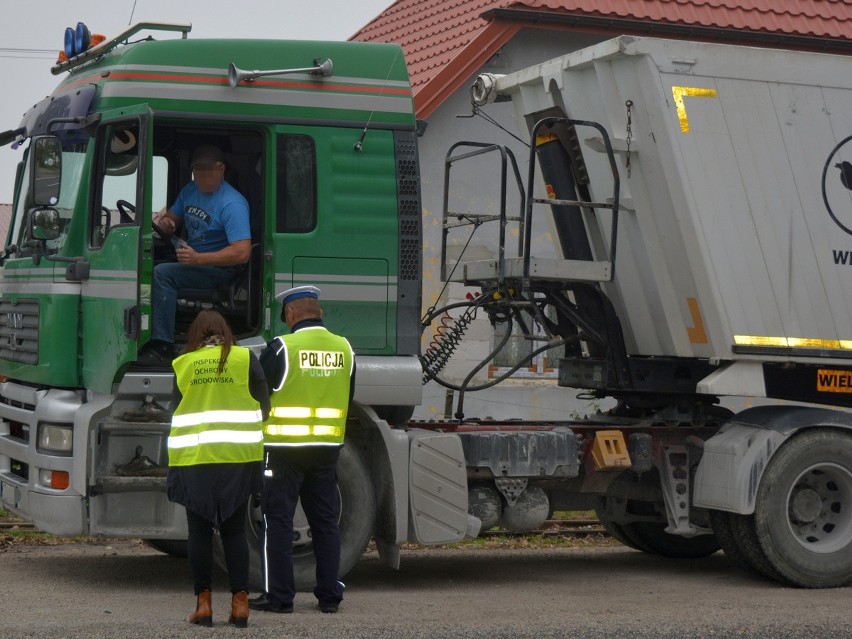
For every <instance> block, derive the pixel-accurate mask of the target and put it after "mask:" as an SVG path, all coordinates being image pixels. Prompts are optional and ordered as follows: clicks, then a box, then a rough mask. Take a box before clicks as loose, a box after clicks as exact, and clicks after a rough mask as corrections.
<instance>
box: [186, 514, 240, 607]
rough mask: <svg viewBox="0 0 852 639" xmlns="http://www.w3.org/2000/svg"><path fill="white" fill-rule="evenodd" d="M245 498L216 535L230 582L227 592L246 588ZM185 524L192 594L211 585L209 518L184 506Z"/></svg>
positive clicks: (211, 535) (211, 558) (211, 552)
mask: <svg viewBox="0 0 852 639" xmlns="http://www.w3.org/2000/svg"><path fill="white" fill-rule="evenodd" d="M247 508H248V499H246V501H245V502H244V503H243V505H242V506H240V507H239V508H237V509H236V510H235V511H234V514H233V515H231V516H230V517H228V519H226V520H225V521H223V522H222V523H221V524H220V526H219V536H220V537H221V538H222V547H223V548H224V550H225V565H226V566H227V567H228V577H229V579H230V581H231V592H232V593H235V592H240V591H241V590H245V591H248V572H249V553H248V543H247V542H246V535H245V522H246V510H247ZM186 524H187V528H188V530H189V537H188V541H187V554H188V556H189V567H190V570H192V579H193V581H194V582H195V594H196V595H197V594H198V593H199V592H201V591H202V590H211V589H212V586H213V530H214V528H215V526H214V524H213V522H212V521H210V520H209V519H205V518H204V517H202V516H201V515H199V514H197V513H194V512H192V511H191V510H189V509H188V508H187V509H186Z"/></svg>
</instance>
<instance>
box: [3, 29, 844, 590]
mask: <svg viewBox="0 0 852 639" xmlns="http://www.w3.org/2000/svg"><path fill="white" fill-rule="evenodd" d="M81 27H82V28H81ZM70 31H71V37H70V42H71V44H70V46H68V47H66V48H67V49H68V51H66V59H64V60H61V61H60V62H58V63H57V64H56V65H55V66H54V67H53V72H54V73H55V74H57V75H62V76H63V79H62V80H61V82H60V84H59V86H58V87H57V89H56V91H54V93H53V95H51V96H49V97H48V98H46V99H45V100H43V101H42V102H39V103H38V104H36V105H35V106H34V107H33V109H31V110H30V111H29V112H28V113H27V114H25V116H24V119H23V121H22V122H21V123H20V124H19V125H18V127H17V128H15V129H11V130H9V131H7V132H6V133H3V134H0V143H2V144H12V145H13V146H15V147H23V151H22V158H21V162H20V165H19V170H18V174H17V179H16V185H15V196H14V203H13V220H12V224H11V228H10V231H9V235H8V238H7V242H6V247H5V249H4V252H3V254H2V267H1V268H0V374H2V375H3V377H4V381H2V383H0V502H2V504H3V505H4V507H6V508H8V509H10V510H12V511H13V512H16V513H19V514H21V515H23V516H24V517H26V518H28V519H29V520H31V521H33V522H34V523H35V524H36V525H37V526H39V527H40V528H42V529H44V530H47V531H50V532H54V533H57V534H61V535H95V536H98V535H101V536H115V537H122V536H123V537H137V538H143V539H147V540H149V542H150V543H151V544H152V545H154V546H155V547H159V548H160V549H162V550H164V551H166V552H172V553H179V552H180V550H181V543H182V540H185V538H186V522H185V517H184V513H183V511H182V508H181V507H179V506H176V505H175V504H172V503H170V502H169V501H168V500H167V498H166V494H165V479H164V477H163V473H164V470H165V468H166V467H167V463H168V460H167V457H166V447H165V442H166V438H167V435H168V430H169V421H170V416H171V410H172V409H173V408H174V405H173V401H174V400H173V399H172V387H173V385H174V379H173V375H172V373H171V371H170V370H168V369H165V368H164V369H163V370H156V369H151V368H141V367H139V366H138V365H137V363H136V357H137V353H138V352H139V349H140V348H141V347H143V346H144V344H145V343H146V342H147V340H148V339H149V337H150V318H151V300H150V285H151V271H152V267H153V264H154V262H155V260H157V259H163V254H164V252H165V253H167V252H168V246H165V244H166V243H165V242H164V241H163V239H162V238H160V237H157V235H156V233H155V230H154V229H153V228H152V224H151V216H152V213H153V212H156V211H158V210H160V209H161V208H162V207H163V206H165V205H167V204H168V203H170V202H171V201H172V200H173V198H174V197H175V195H176V193H177V191H178V189H180V187H181V186H182V185H183V184H184V183H186V182H187V181H188V180H189V178H190V176H189V171H188V164H189V157H190V154H191V152H192V149H193V148H194V147H195V146H197V145H198V144H202V143H212V144H217V145H219V146H220V147H221V148H222V149H223V151H224V152H225V153H226V156H227V159H228V167H229V168H228V171H229V173H228V174H226V179H228V180H229V182H231V183H232V184H233V185H234V186H235V187H237V188H238V189H239V190H240V191H241V192H242V193H243V194H244V195H245V196H246V199H247V200H248V202H249V204H250V209H251V215H252V243H253V248H252V256H251V259H250V261H249V263H248V264H247V265H246V267H245V268H244V269H242V270H241V272H240V273H239V275H238V277H235V279H234V281H233V282H230V283H228V284H227V286H224V287H222V288H221V289H220V290H217V291H214V292H213V293H209V292H208V293H207V294H205V295H200V294H199V292H197V291H186V292H185V293H184V294H183V295H181V300H180V304H179V310H178V317H177V333H178V334H177V341H178V343H180V340H181V336H182V335H183V332H182V331H184V330H185V328H186V327H187V326H188V324H189V322H191V320H192V318H193V317H194V314H195V313H196V312H197V310H198V308H202V307H214V308H217V309H219V310H220V311H222V312H223V313H224V314H225V315H226V316H227V317H228V319H229V321H230V322H231V324H232V326H233V327H234V329H235V334H237V335H238V337H239V341H240V343H241V344H243V345H245V346H248V347H250V348H255V349H258V350H259V349H261V348H262V347H263V345H264V344H265V342H266V341H267V340H268V339H270V338H271V337H272V336H274V335H277V334H280V333H282V332H284V331H285V330H286V327H285V326H284V325H283V323H282V322H281V321H280V319H279V312H278V309H276V308H275V303H274V296H275V294H276V293H278V292H280V291H282V290H284V289H286V288H289V287H291V286H294V285H299V284H315V285H318V286H320V287H321V288H322V290H323V299H324V310H325V314H324V318H325V319H326V320H327V324H328V325H329V327H330V328H331V329H332V330H334V331H335V332H339V333H342V334H344V335H346V336H347V337H348V338H349V340H350V342H351V343H352V345H353V347H354V348H355V351H356V355H357V358H358V375H357V383H356V391H355V399H354V402H353V405H352V407H351V410H350V423H349V424H348V426H347V439H346V445H345V446H344V449H343V453H342V455H341V460H340V466H339V476H340V482H339V491H340V499H341V521H340V524H341V529H342V537H343V549H342V550H343V552H342V562H341V563H342V566H341V568H342V571H343V572H344V573H345V572H346V571H347V570H349V569H350V568H351V567H352V566H353V565H354V564H355V563H356V562H357V561H358V559H359V557H360V556H361V555H362V553H363V551H364V549H365V547H366V546H367V543H368V541H369V540H370V539H371V538H373V539H374V540H375V542H376V547H377V549H378V552H379V554H380V556H381V557H382V559H383V560H384V561H385V562H387V563H388V564H389V565H391V566H398V565H399V563H400V550H399V549H400V546H401V545H402V544H403V543H405V542H407V541H412V542H416V543H420V544H441V543H450V542H454V541H458V540H460V539H462V538H463V537H465V536H475V535H477V534H478V533H479V532H480V531H481V530H487V529H489V528H491V527H493V526H495V525H498V524H499V525H501V526H503V527H505V528H508V529H510V530H515V531H524V530H532V529H535V528H537V527H538V526H539V525H540V523H541V522H542V521H544V519H546V518H547V517H548V515H549V514H550V513H551V512H552V511H554V510H566V509H595V510H597V512H598V515H599V517H600V518H601V520H602V521H603V523H604V524H605V525H606V526H607V528H608V529H609V531H610V532H611V533H612V535H613V536H615V537H616V538H618V539H619V540H621V541H622V542H623V543H625V544H626V545H628V546H631V547H633V548H636V549H639V550H641V551H644V552H647V553H652V554H658V555H663V556H667V557H700V556H704V555H708V554H711V553H714V552H716V551H717V550H719V548H720V547H721V548H723V549H724V551H725V553H726V554H727V555H728V556H729V557H730V558H731V559H732V560H733V561H734V562H735V563H737V564H739V565H741V566H742V567H745V568H747V569H750V570H753V571H757V572H759V573H761V574H764V575H766V576H768V577H770V578H773V579H776V580H779V581H781V582H784V583H788V584H793V585H797V586H805V587H827V586H840V585H844V584H847V583H849V581H850V579H852V552H850V544H852V433H850V430H849V428H850V424H852V419H849V417H848V416H847V413H846V412H844V411H842V410H839V407H843V406H844V405H846V404H847V403H848V402H849V401H850V400H849V397H850V395H849V393H848V392H847V389H848V388H849V379H850V378H852V366H849V365H848V359H847V355H846V354H847V353H848V352H850V350H848V349H852V347H850V346H849V343H847V340H850V339H852V337H850V336H852V326H850V322H852V320H849V319H848V317H849V313H848V312H846V308H845V306H846V304H847V302H846V301H845V300H846V299H849V296H848V295H845V293H847V290H846V289H847V288H848V287H849V285H848V284H845V281H844V279H843V274H844V273H845V271H844V267H843V261H844V259H843V256H844V251H846V257H848V253H849V251H848V249H845V248H844V242H845V240H844V239H843V238H844V237H845V235H844V233H845V232H846V231H845V227H844V215H852V211H850V209H849V207H850V198H849V195H848V186H849V184H850V183H852V176H848V173H847V172H846V171H847V169H846V168H845V167H846V166H848V161H849V159H847V158H846V155H847V152H848V149H847V148H846V145H847V142H848V140H849V138H848V137H847V136H848V135H850V133H852V132H849V131H848V129H849V128H852V125H850V121H851V120H850V118H849V106H848V104H849V100H848V99H847V98H848V97H849V95H850V93H849V90H850V88H852V87H850V86H849V83H848V82H849V81H847V80H846V77H847V76H848V74H844V73H843V72H842V70H843V68H844V65H843V63H844V62H845V59H843V58H840V57H839V56H826V55H816V54H802V53H789V52H783V51H771V50H757V49H744V48H741V47H733V46H720V45H716V46H710V45H694V44H690V43H687V42H666V41H660V40H650V39H631V38H621V39H617V40H613V41H611V42H607V43H604V44H601V45H598V46H596V47H592V48H590V49H587V50H583V51H579V52H576V53H574V54H571V55H569V56H566V57H565V58H560V59H559V60H554V61H552V62H549V63H546V64H544V65H540V66H538V67H534V68H531V69H528V70H525V71H522V72H519V73H516V74H513V75H511V76H506V77H502V78H499V77H492V76H484V77H481V78H479V79H478V80H477V83H476V85H475V86H474V89H473V95H474V96H476V98H477V100H478V101H479V102H480V105H479V106H478V107H477V108H481V109H483V110H485V109H487V108H488V107H487V102H488V101H489V100H491V99H492V98H495V99H510V100H511V101H512V102H513V103H514V106H515V109H516V111H517V113H518V117H519V122H520V123H521V124H522V129H523V130H524V135H525V136H526V134H527V133H528V134H529V139H530V149H531V150H530V155H529V156H528V157H526V158H521V165H520V168H519V165H518V162H517V160H516V158H515V157H514V155H513V154H512V152H511V151H510V150H509V149H508V148H507V147H506V146H505V145H500V144H490V143H484V142H481V141H475V142H470V143H460V144H459V145H455V146H454V147H453V148H452V149H451V150H450V153H449V154H448V157H447V170H446V174H447V180H446V184H445V203H446V206H445V211H444V225H443V226H444V228H443V235H444V247H443V249H444V250H443V251H442V253H444V254H446V246H447V242H450V241H452V240H453V237H454V235H455V234H458V233H464V232H467V231H468V230H469V229H471V230H472V229H479V228H483V227H484V226H486V225H496V226H497V227H498V229H499V233H498V236H499V242H498V250H497V251H495V253H496V255H497V257H496V259H493V260H472V259H471V260H465V256H464V254H462V256H461V259H460V260H459V262H458V263H457V264H454V265H452V268H445V269H444V273H443V275H444V277H445V279H447V280H449V281H454V282H460V283H462V284H465V285H467V286H470V287H474V290H476V291H477V292H478V294H472V295H471V296H470V299H469V300H467V301H463V302H458V303H455V304H453V305H452V308H446V307H445V308H440V309H437V308H430V310H429V311H428V312H427V313H426V314H425V315H424V316H422V317H421V288H420V285H421V276H422V274H421V263H422V255H421V250H422V249H421V246H422V239H421V211H420V183H419V167H418V157H417V136H418V132H420V131H422V127H421V126H420V125H419V123H418V122H417V121H416V119H415V117H414V113H413V107H412V100H411V88H410V84H409V80H408V74H407V71H406V68H405V62H404V57H403V55H402V51H401V49H400V48H399V47H397V46H395V45H377V44H365V43H340V42H289V41H288V42H284V41H252V40H227V41H224V40H194V39H191V38H189V37H188V33H189V31H190V27H189V25H170V24H159V23H145V24H141V25H134V26H132V27H129V28H128V29H127V31H125V32H124V33H122V34H119V35H118V36H116V37H114V38H111V39H103V40H102V41H100V42H97V43H95V42H96V39H95V38H93V37H89V36H88V33H87V30H86V29H85V27H84V26H83V25H78V27H77V29H76V30H75V29H71V30H70ZM146 31H147V32H154V33H155V34H156V38H154V37H143V33H144V32H146ZM68 40H69V38H66V42H68ZM87 40H88V42H87ZM844 83H846V84H844ZM844 108H845V110H844ZM493 157H497V158H498V159H499V160H500V163H499V164H500V166H501V167H502V174H503V176H505V178H504V184H503V187H502V194H504V195H505V194H507V193H509V192H511V194H512V195H510V196H507V197H501V198H494V199H495V200H498V201H502V202H503V204H504V205H503V206H499V205H498V206H497V210H496V211H495V210H488V211H478V210H476V209H474V208H472V207H471V206H469V204H470V202H468V201H466V199H467V198H469V197H471V194H472V193H473V191H471V190H470V189H461V190H458V189H456V188H454V186H453V185H454V184H455V182H454V179H455V178H456V176H458V175H459V170H461V167H463V166H465V165H466V164H467V163H473V164H475V165H476V166H477V167H481V166H485V164H484V161H485V160H488V161H489V162H490V161H491V159H492V158H493ZM524 162H525V163H526V166H524V164H523V163H524ZM844 162H846V164H844ZM488 166H491V165H490V164H489V165H488ZM521 169H523V170H521ZM844 189H845V190H844ZM506 201H513V202H514V203H515V204H517V210H512V211H511V212H510V211H508V210H507V207H506V206H505V202H506ZM547 225H552V228H553V229H554V233H553V235H554V237H556V238H557V245H558V246H557V248H558V255H557V256H556V257H553V258H550V257H548V258H546V259H545V258H542V257H540V256H537V255H533V251H532V248H531V247H532V246H534V242H533V241H532V240H533V238H534V237H535V236H536V234H537V233H538V231H540V230H541V229H542V227H545V226H547ZM846 226H848V227H849V228H852V222H850V224H848V225H846ZM508 239H512V242H509V241H508ZM515 239H517V240H518V241H517V242H516V241H515ZM616 251H617V253H618V259H617V260H616ZM445 261H446V260H445ZM846 262H849V260H846ZM847 267H848V263H847ZM450 310H452V311H453V313H455V314H456V315H457V316H458V318H459V321H458V322H457V323H456V324H455V325H454V326H448V327H447V328H446V330H444V331H443V333H442V335H443V338H439V339H436V340H435V341H434V342H433V344H432V346H430V348H429V349H428V350H426V351H425V352H423V353H422V356H421V332H422V330H423V329H424V328H425V327H428V326H429V325H430V324H431V323H432V322H433V321H435V320H436V319H437V318H439V317H443V316H444V314H445V313H447V312H448V311H450ZM477 312H479V313H481V315H484V316H487V318H488V319H489V320H490V321H491V322H493V323H494V324H495V325H498V324H506V323H507V322H509V321H512V322H516V323H517V325H518V326H520V327H522V329H523V330H524V332H525V334H526V335H527V336H528V337H529V339H530V340H531V341H533V342H534V344H535V347H534V349H533V353H535V352H544V351H547V352H549V353H550V354H551V356H552V357H554V358H556V359H558V362H559V365H558V372H559V383H560V384H561V385H563V386H565V387H566V392H571V391H569V390H567V388H575V389H582V391H583V392H585V393H586V394H588V395H589V396H591V397H595V398H609V397H612V398H615V399H616V400H617V404H616V407H615V408H614V409H612V410H608V411H606V412H603V413H601V414H599V415H593V416H591V417H589V418H587V419H582V420H580V419H574V420H568V419H566V420H565V421H563V422H546V423H544V422H502V423H497V422H491V421H486V420H477V419H467V418H465V417H464V414H463V410H462V406H461V402H462V398H463V395H464V393H465V392H474V391H475V390H476V389H477V388H478V386H477V385H475V384H474V383H472V381H471V380H472V379H473V378H474V377H475V373H476V370H474V371H472V372H471V375H470V376H469V377H468V378H467V379H466V380H465V381H464V382H462V383H453V382H452V381H451V380H447V379H445V378H444V374H443V373H442V369H443V367H444V366H445V365H446V363H447V360H448V359H449V358H450V357H451V356H452V352H453V350H454V349H455V348H457V347H460V346H462V345H463V339H464V337H463V333H464V329H465V328H466V327H467V326H468V325H469V324H470V322H471V320H472V319H473V315H475V314H476V313H477ZM459 313H461V315H459ZM505 334H506V335H508V334H509V331H505ZM498 342H499V343H497V344H496V345H495V346H496V348H495V352H496V350H497V348H499V347H500V346H501V345H502V340H498ZM487 363H488V362H487V361H485V362H483V363H482V365H480V367H478V369H479V368H481V367H482V366H485V365H487ZM524 364H525V361H524V360H523V359H521V360H519V361H518V362H517V366H516V367H520V366H523V365H524ZM429 379H434V380H436V381H437V382H439V383H443V384H445V385H447V386H449V387H450V388H454V389H455V390H456V391H457V392H458V394H459V409H458V411H457V415H456V418H455V419H449V420H445V421H442V422H417V423H414V422H410V421H408V420H409V418H410V415H411V410H412V407H413V406H415V405H417V404H418V403H419V402H420V399H421V384H422V382H423V381H424V380H429ZM480 386H482V385H481V384H480ZM742 395H745V396H750V397H757V398H767V399H770V400H774V399H782V400H790V401H797V402H808V403H811V404H816V405H822V406H823V408H815V407H813V406H809V405H805V404H801V405H798V404H797V405H793V404H792V403H785V404H781V405H769V406H765V407H756V408H751V409H748V410H744V411H740V412H738V413H734V412H733V411H731V410H729V409H727V408H724V407H722V405H721V404H720V400H724V399H725V398H728V397H733V396H742ZM258 520H259V517H258V514H257V511H256V509H253V510H252V511H251V512H250V514H249V522H248V529H249V531H250V542H251V547H252V552H251V556H252V562H253V565H252V570H253V573H252V574H253V578H254V580H255V582H256V583H257V582H258V581H259V567H258V552H257V550H258V549H257V532H258V529H259V521H258ZM295 537H296V539H295V547H296V553H297V561H296V570H297V580H298V583H299V586H300V587H302V588H307V587H310V585H311V582H312V579H313V565H312V557H311V546H310V531H309V530H308V529H307V526H306V523H305V521H304V519H303V517H302V516H301V514H298V515H297V523H296V528H295Z"/></svg>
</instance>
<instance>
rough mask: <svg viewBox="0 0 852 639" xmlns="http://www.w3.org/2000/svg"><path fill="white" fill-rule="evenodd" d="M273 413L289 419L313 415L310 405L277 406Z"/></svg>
mask: <svg viewBox="0 0 852 639" xmlns="http://www.w3.org/2000/svg"><path fill="white" fill-rule="evenodd" d="M272 414H273V415H274V416H275V417H284V418H287V419H306V418H308V417H310V416H311V409H310V407H309V406H276V407H275V408H273V409H272Z"/></svg>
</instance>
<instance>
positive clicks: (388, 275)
mask: <svg viewBox="0 0 852 639" xmlns="http://www.w3.org/2000/svg"><path fill="white" fill-rule="evenodd" d="M360 135H361V131H360V130H358V129H349V128H336V127H316V126H315V127H289V126H288V127H284V126H282V127H279V128H278V129H277V131H276V159H275V171H276V176H275V184H276V187H275V188H276V206H275V208H276V210H275V218H274V222H273V224H272V228H273V229H274V242H273V252H272V254H273V256H274V260H275V263H274V266H275V292H276V293H280V292H281V291H283V290H285V289H287V288H289V287H291V286H298V285H301V284H314V285H316V286H318V287H319V288H320V289H321V290H322V306H323V320H324V321H325V323H326V326H328V328H329V329H330V330H332V331H335V332H339V333H341V334H343V335H345V336H346V337H347V338H348V339H349V341H350V343H351V344H352V346H353V348H355V350H356V352H358V353H361V354H365V353H366V354H371V355H372V354H376V355H380V354H389V353H391V352H392V351H393V348H394V346H395V343H396V335H395V331H396V326H395V322H394V321H393V318H394V317H395V316H394V313H395V304H396V274H397V271H398V250H397V247H398V239H397V236H398V219H397V209H396V204H397V195H396V164H395V159H394V141H393V133H392V132H391V131H382V130H374V131H370V134H369V138H370V144H369V145H365V146H364V149H363V150H362V151H356V150H355V149H354V148H353V147H354V143H355V142H357V141H358V139H359V137H360ZM272 306H273V307H272V308H271V309H270V315H271V324H272V326H271V328H272V333H273V334H278V333H280V332H284V331H286V328H285V327H284V324H283V323H282V322H281V321H280V319H279V317H280V313H281V309H280V306H276V305H275V304H273V305H272Z"/></svg>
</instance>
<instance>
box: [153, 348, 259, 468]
mask: <svg viewBox="0 0 852 639" xmlns="http://www.w3.org/2000/svg"><path fill="white" fill-rule="evenodd" d="M221 354H222V347H221V346H214V347H203V348H200V349H198V350H196V351H193V352H192V353H187V354H186V355H182V356H181V357H178V358H177V359H176V360H175V361H174V362H173V363H172V367H173V368H174V370H175V381H176V383H177V387H178V390H180V392H181V395H182V399H181V402H180V404H179V405H178V407H177V408H176V409H175V412H174V415H172V427H171V431H170V432H169V441H168V449H169V465H170V466H194V465H197V464H223V463H247V462H253V461H259V460H261V459H262V458H263V416H262V413H261V410H260V404H259V402H258V401H257V400H256V399H255V398H254V397H252V396H251V393H250V392H249V365H250V361H251V360H250V353H249V351H248V349H246V348H242V347H239V346H232V347H231V350H230V352H229V354H228V361H227V364H226V366H225V369H224V370H223V371H222V374H221V375H219V374H218V372H217V369H218V362H219V359H220V358H221Z"/></svg>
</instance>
